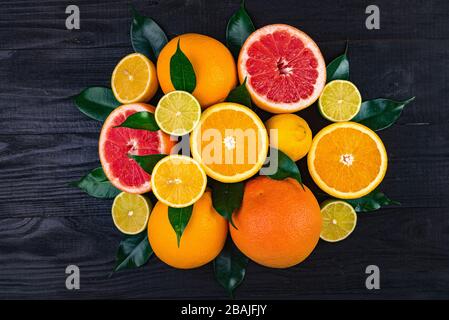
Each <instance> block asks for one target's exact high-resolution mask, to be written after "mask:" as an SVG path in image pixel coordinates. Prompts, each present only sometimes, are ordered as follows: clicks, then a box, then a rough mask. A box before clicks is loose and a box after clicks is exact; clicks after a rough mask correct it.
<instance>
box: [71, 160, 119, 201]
mask: <svg viewBox="0 0 449 320" xmlns="http://www.w3.org/2000/svg"><path fill="white" fill-rule="evenodd" d="M70 186H72V187H77V188H80V189H81V190H83V191H84V192H86V193H87V194H88V195H90V196H92V197H95V198H101V199H112V198H114V197H115V196H116V195H118V194H119V193H120V192H121V191H120V190H119V189H117V188H116V187H114V186H113V185H112V184H111V183H110V182H109V180H108V178H107V177H106V175H105V174H104V172H103V169H102V168H101V167H99V168H96V169H94V170H92V171H91V172H89V173H88V174H87V175H85V176H84V177H82V178H81V179H80V180H79V181H76V182H72V183H70Z"/></svg>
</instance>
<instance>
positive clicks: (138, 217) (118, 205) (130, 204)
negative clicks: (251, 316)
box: [112, 192, 152, 234]
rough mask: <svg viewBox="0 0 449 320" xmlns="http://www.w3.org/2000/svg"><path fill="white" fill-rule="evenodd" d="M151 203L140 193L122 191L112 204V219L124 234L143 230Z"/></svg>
mask: <svg viewBox="0 0 449 320" xmlns="http://www.w3.org/2000/svg"><path fill="white" fill-rule="evenodd" d="M151 208H152V205H151V202H150V200H149V199H148V198H146V197H144V196H142V195H140V194H132V193H126V192H122V193H120V194H119V195H118V196H117V197H115V199H114V202H113V204H112V220H113V221H114V224H115V226H116V227H117V229H119V230H120V231H121V232H123V233H125V234H137V233H139V232H142V231H143V230H145V228H146V226H147V223H148V217H149V216H150V211H151Z"/></svg>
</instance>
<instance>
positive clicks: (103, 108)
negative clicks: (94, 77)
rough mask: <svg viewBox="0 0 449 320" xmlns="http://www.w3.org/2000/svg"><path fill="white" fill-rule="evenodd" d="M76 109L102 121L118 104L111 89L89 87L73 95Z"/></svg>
mask: <svg viewBox="0 0 449 320" xmlns="http://www.w3.org/2000/svg"><path fill="white" fill-rule="evenodd" d="M73 101H74V102H75V104H76V106H77V107H78V109H79V110H80V111H81V112H82V113H84V114H85V115H86V116H88V117H90V118H92V119H94V120H98V121H104V120H105V119H106V118H107V117H108V115H109V114H110V113H111V112H112V110H114V109H115V108H117V107H118V106H120V102H118V101H117V99H115V97H114V94H113V92H112V90H111V89H109V88H104V87H90V88H86V89H84V90H83V91H81V93H80V94H78V95H76V96H74V97H73Z"/></svg>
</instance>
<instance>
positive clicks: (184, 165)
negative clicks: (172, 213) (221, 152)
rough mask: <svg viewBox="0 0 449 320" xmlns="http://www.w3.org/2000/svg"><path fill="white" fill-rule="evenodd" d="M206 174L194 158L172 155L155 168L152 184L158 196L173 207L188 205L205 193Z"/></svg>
mask: <svg viewBox="0 0 449 320" xmlns="http://www.w3.org/2000/svg"><path fill="white" fill-rule="evenodd" d="M206 184H207V177H206V174H205V172H204V170H203V168H201V166H200V165H199V164H198V162H196V161H195V160H194V159H192V158H190V157H186V156H182V155H170V156H167V157H165V158H163V159H162V160H160V161H159V162H158V163H157V164H156V165H155V166H154V169H153V172H152V179H151V186H152V189H153V193H154V195H155V196H156V198H157V199H158V200H159V201H161V202H162V203H164V204H166V205H167V206H170V207H173V208H183V207H188V206H190V205H191V204H193V203H195V202H196V201H197V200H198V199H199V198H201V196H202V195H203V193H204V190H205V189H206Z"/></svg>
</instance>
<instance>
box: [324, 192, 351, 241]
mask: <svg viewBox="0 0 449 320" xmlns="http://www.w3.org/2000/svg"><path fill="white" fill-rule="evenodd" d="M321 215H322V217H323V226H322V228H321V234H320V237H321V239H323V240H325V241H328V242H337V241H340V240H343V239H345V238H347V237H348V236H349V235H350V234H351V233H352V231H354V229H355V226H356V224H357V214H356V212H355V210H354V208H353V207H352V206H351V205H350V204H349V203H347V202H344V201H339V200H329V201H325V202H324V203H323V204H322V205H321Z"/></svg>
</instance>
